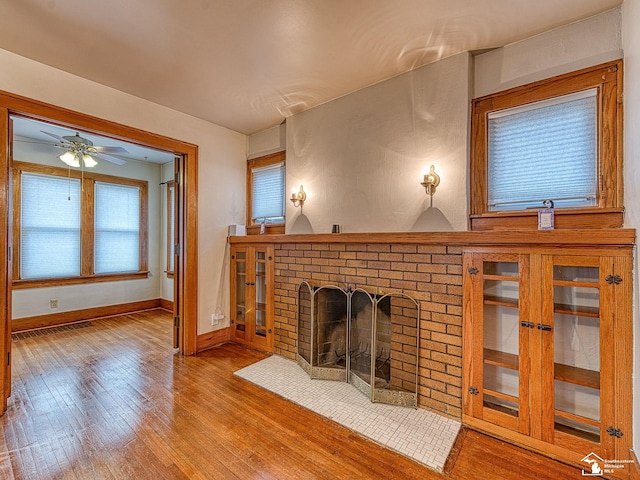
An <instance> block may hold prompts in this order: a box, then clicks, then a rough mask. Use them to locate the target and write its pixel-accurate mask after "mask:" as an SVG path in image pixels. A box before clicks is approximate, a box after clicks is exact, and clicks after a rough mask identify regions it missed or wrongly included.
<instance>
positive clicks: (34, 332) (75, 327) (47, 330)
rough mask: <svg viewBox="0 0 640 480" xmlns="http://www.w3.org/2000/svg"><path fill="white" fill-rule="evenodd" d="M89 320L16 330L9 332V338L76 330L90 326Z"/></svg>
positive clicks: (14, 339)
mask: <svg viewBox="0 0 640 480" xmlns="http://www.w3.org/2000/svg"><path fill="white" fill-rule="evenodd" d="M92 325H93V324H92V323H91V322H78V323H70V324H69V325H59V326H56V327H47V328H38V329H37V330H26V331H24V332H16V333H12V334H11V340H13V341H16V340H23V339H25V338H32V337H41V336H43V335H49V334H51V333H59V332H67V331H69V330H78V329H79V328H86V327H91V326H92Z"/></svg>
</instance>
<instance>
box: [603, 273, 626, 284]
mask: <svg viewBox="0 0 640 480" xmlns="http://www.w3.org/2000/svg"><path fill="white" fill-rule="evenodd" d="M604 281H605V282H607V283H608V284H609V285H620V284H621V283H622V277H621V276H619V275H609V276H607V277H606V278H605V279H604Z"/></svg>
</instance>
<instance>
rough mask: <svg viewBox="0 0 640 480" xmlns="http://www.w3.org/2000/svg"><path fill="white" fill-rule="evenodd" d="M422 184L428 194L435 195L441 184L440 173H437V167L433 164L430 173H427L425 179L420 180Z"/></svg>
mask: <svg viewBox="0 0 640 480" xmlns="http://www.w3.org/2000/svg"><path fill="white" fill-rule="evenodd" d="M420 185H422V186H423V187H424V190H425V192H426V193H427V195H430V196H431V197H433V194H434V193H436V187H437V186H438V185H440V175H438V174H437V173H436V169H435V167H434V166H433V165H431V168H430V169H429V173H427V174H425V176H424V180H423V181H422V182H420Z"/></svg>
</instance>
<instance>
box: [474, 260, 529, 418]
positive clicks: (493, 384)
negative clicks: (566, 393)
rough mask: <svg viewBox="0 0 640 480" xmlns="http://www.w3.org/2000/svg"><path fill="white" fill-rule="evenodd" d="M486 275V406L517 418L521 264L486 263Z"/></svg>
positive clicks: (484, 390) (484, 354) (484, 299)
mask: <svg viewBox="0 0 640 480" xmlns="http://www.w3.org/2000/svg"><path fill="white" fill-rule="evenodd" d="M483 273H484V279H483V304H484V305H483V317H482V318H483V334H482V338H483V359H484V366H483V369H484V375H483V378H484V385H483V405H484V407H485V408H491V409H494V410H497V411H500V412H502V413H507V414H509V415H512V416H518V411H519V405H518V402H519V399H518V397H519V382H520V378H519V373H518V353H519V325H520V314H519V284H518V274H519V273H518V263H517V262H484V265H483Z"/></svg>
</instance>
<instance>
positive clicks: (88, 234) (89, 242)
mask: <svg viewBox="0 0 640 480" xmlns="http://www.w3.org/2000/svg"><path fill="white" fill-rule="evenodd" d="M12 169H13V272H12V273H13V281H12V286H13V288H16V289H22V288H41V287H53V286H60V285H77V284H85V283H87V284H88V283H98V282H111V281H119V280H131V279H136V278H146V277H147V276H148V275H149V259H148V244H149V242H148V235H149V233H148V225H149V218H148V217H149V213H148V211H149V206H148V205H149V198H148V190H149V188H148V182H147V181H144V180H136V179H133V178H125V177H116V176H113V175H105V174H101V173H93V172H87V171H86V170H85V171H84V172H82V171H80V170H74V169H72V170H69V169H66V168H60V167H54V166H49V165H39V164H34V163H28V162H21V161H14V162H13V164H12ZM22 172H28V173H38V174H42V175H49V176H56V177H63V178H68V177H71V178H75V179H82V181H83V190H82V202H81V205H80V208H81V211H80V212H81V213H80V215H81V220H80V244H81V249H82V254H81V258H80V275H79V276H74V277H62V278H42V279H41V278H38V279H21V278H20V253H21V252H20V219H21V215H20V209H21V207H22V206H21V204H20V198H21V192H20V190H21V174H22ZM95 182H104V183H111V184H116V185H128V186H133V187H138V188H139V189H140V246H139V248H140V252H139V254H140V267H139V270H138V271H137V272H122V273H110V274H95V273H94V265H93V261H94V185H95Z"/></svg>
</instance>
